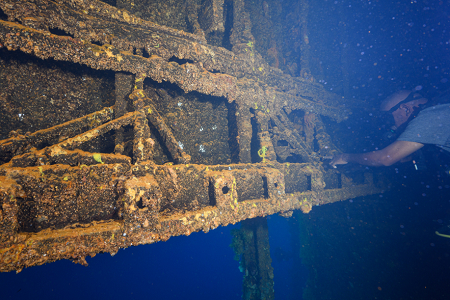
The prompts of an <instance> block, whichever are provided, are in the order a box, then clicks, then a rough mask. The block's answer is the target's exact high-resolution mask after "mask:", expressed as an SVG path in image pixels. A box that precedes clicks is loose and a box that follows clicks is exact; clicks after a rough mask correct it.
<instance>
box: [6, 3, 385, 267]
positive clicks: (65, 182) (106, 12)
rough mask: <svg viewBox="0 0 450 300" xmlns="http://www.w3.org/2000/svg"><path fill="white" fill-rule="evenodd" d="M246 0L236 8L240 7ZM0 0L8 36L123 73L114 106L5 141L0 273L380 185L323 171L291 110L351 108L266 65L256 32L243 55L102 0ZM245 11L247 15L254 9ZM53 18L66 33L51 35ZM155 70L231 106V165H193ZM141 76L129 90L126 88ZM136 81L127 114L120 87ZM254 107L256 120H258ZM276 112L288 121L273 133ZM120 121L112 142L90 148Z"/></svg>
mask: <svg viewBox="0 0 450 300" xmlns="http://www.w3.org/2000/svg"><path fill="white" fill-rule="evenodd" d="M219 2H220V1H219ZM219 2H213V3H212V5H213V6H212V8H214V3H216V4H217V3H219ZM237 2H238V3H237V4H239V5H236V7H235V8H234V9H235V10H236V12H235V13H237V14H238V13H239V11H240V10H243V6H242V2H241V1H237ZM0 8H1V9H2V10H3V12H4V13H5V14H6V15H7V16H8V19H9V21H3V20H0V48H2V47H6V48H7V49H8V50H9V51H13V50H20V51H22V52H24V53H28V54H32V55H34V56H36V57H39V58H42V59H49V58H53V59H55V60H57V61H66V62H72V63H75V64H83V65H87V66H88V67H90V68H92V69H102V70H111V71H114V72H127V73H128V74H127V75H120V73H116V75H117V76H116V89H117V90H118V92H117V94H116V105H115V106H112V107H107V108H103V109H102V110H98V111H96V112H94V113H91V114H88V115H86V116H83V117H80V118H76V119H73V120H71V121H68V122H65V123H63V124H58V125H55V126H53V127H50V128H47V129H42V130H39V131H35V132H34V133H29V134H25V135H20V134H16V135H14V136H12V137H11V138H8V139H5V140H2V141H0V154H1V159H2V161H4V162H6V163H4V164H3V165H0V204H1V209H0V231H1V234H0V271H11V270H17V271H20V270H22V269H23V268H24V267H29V266H35V265H40V264H43V263H46V262H52V261H56V260H59V259H72V260H74V261H75V262H79V263H82V264H86V261H85V257H86V256H88V255H90V256H94V255H95V254H96V253H99V252H109V253H116V252H117V251H118V249H119V248H125V247H129V246H131V245H139V244H148V243H154V242H157V241H165V240H167V239H168V238H170V237H172V236H177V235H189V234H190V233H192V232H194V231H199V230H203V231H205V232H208V231H209V230H211V229H215V228H217V227H218V226H220V225H227V224H230V223H232V224H234V223H236V222H239V221H242V220H245V219H251V218H255V217H258V216H267V215H270V214H274V213H282V214H285V215H289V213H290V212H291V211H292V210H295V209H301V210H302V211H303V212H305V213H308V212H309V211H310V210H311V209H312V207H313V206H316V205H323V204H327V203H332V202H336V201H341V200H345V199H349V198H353V197H358V196H362V195H367V194H372V193H378V192H381V191H382V189H383V185H382V184H381V183H379V184H377V185H375V184H374V182H373V179H372V177H371V174H368V173H367V174H365V175H364V176H365V178H364V180H363V181H362V182H361V183H360V184H357V183H355V182H352V180H351V179H349V178H347V177H345V176H344V175H343V174H339V173H337V172H336V171H334V170H330V171H327V172H325V170H324V169H323V167H322V165H321V162H320V160H319V159H318V156H317V153H315V152H313V147H311V145H309V144H308V141H304V140H303V137H302V136H301V134H298V133H295V131H294V129H293V128H291V127H292V126H293V125H292V122H291V121H289V117H288V116H287V115H286V111H293V110H301V111H304V112H307V113H308V116H315V115H317V116H319V115H323V116H328V117H330V118H331V119H334V120H336V121H340V120H343V119H345V118H346V117H347V115H348V112H347V111H345V110H343V109H341V107H340V105H342V104H343V103H342V101H341V99H340V98H339V97H338V96H337V95H334V94H331V93H328V92H326V91H325V90H324V89H323V88H322V87H321V86H320V85H318V84H315V83H312V82H309V81H304V80H302V79H300V78H293V77H290V76H288V75H285V74H282V73H281V71H279V70H277V69H275V68H272V67H270V66H269V65H268V64H267V63H265V62H264V60H263V59H262V58H261V56H260V55H259V54H258V53H257V52H256V51H255V50H254V49H253V44H252V43H250V42H248V43H246V42H245V40H244V41H243V43H242V44H241V45H240V47H241V50H243V51H242V53H241V54H239V55H237V54H235V53H233V52H230V51H228V50H226V49H224V48H219V47H213V46H209V45H207V44H206V41H205V38H204V37H203V36H202V35H194V34H190V33H185V32H182V31H179V30H175V29H171V28H168V27H165V26H160V25H157V24H154V23H151V22H147V21H144V20H141V19H139V18H137V17H135V16H133V15H131V14H129V13H128V12H127V11H126V10H121V9H117V8H115V7H111V6H109V5H107V4H105V3H102V2H100V1H95V0H85V1H72V0H59V1H50V0H35V1H25V0H20V1H17V0H14V1H8V0H4V1H1V2H0ZM212 13H213V14H214V12H212ZM219 19H220V18H219ZM219 19H216V20H214V22H215V23H217V22H220V20H219ZM15 20H18V21H19V22H20V23H19V22H14V21H15ZM236 20H237V21H238V20H242V22H246V21H245V14H243V15H242V18H237V19H236ZM213 27H214V26H213ZM244 27H245V26H243V28H244ZM52 28H57V29H59V30H62V31H64V32H65V33H66V34H67V35H66V36H64V35H58V34H53V33H51V32H50V30H51V29H52ZM236 28H239V24H238V25H236ZM245 37H246V35H245V34H242V35H240V37H239V38H240V39H242V38H245ZM236 39H237V38H236ZM245 49H246V50H247V51H245ZM246 53H247V54H246ZM250 54H251V55H250ZM174 57H175V58H176V59H178V60H184V61H181V63H178V62H176V61H173V59H172V58H174ZM171 59H172V60H171ZM129 74H133V75H129ZM130 78H131V79H130ZM146 78H150V79H152V80H154V81H155V82H159V83H161V82H163V81H169V82H171V83H174V84H176V85H177V86H178V87H180V88H181V89H182V90H184V91H185V92H189V91H196V92H199V93H201V94H203V95H210V96H217V97H224V98H225V99H226V100H227V102H228V103H232V104H234V105H235V106H234V107H235V110H234V111H232V114H230V117H229V119H228V122H229V126H232V127H233V128H235V130H236V133H235V135H233V136H232V140H233V141H232V142H234V145H236V147H237V148H238V151H237V153H238V155H237V156H238V159H236V163H235V164H223V165H218V164H215V165H205V164H198V163H192V162H191V157H190V156H189V155H188V154H186V152H185V151H184V150H183V147H182V146H181V145H180V142H179V141H177V139H176V138H175V135H174V132H173V129H172V127H171V126H169V125H168V124H167V120H168V119H169V118H168V117H167V116H163V115H162V114H161V113H160V112H159V111H158V110H157V107H156V105H155V101H156V100H157V99H158V97H156V96H157V95H156V94H158V93H159V94H160V95H159V96H160V98H164V97H168V98H170V96H168V95H165V94H164V92H163V91H162V90H160V91H159V92H158V91H156V92H155V91H152V90H150V91H149V90H145V89H144V86H143V82H144V80H145V79H146ZM125 81H126V82H128V85H127V84H125V83H124V82H125ZM133 81H134V88H133V86H129V85H130V84H131V85H132V84H133ZM121 84H122V86H121ZM128 88H129V90H131V94H130V95H129V98H128V99H129V101H130V102H132V104H133V105H132V106H133V111H132V112H127V111H126V103H125V102H123V101H122V100H123V99H121V98H124V97H125V94H126V90H127V89H128ZM150 92H155V93H156V94H155V97H150V96H149V95H148V93H150ZM252 118H254V119H256V120H257V123H258V126H257V127H258V129H257V130H256V132H254V130H253V129H252V124H251V121H252ZM308 118H309V119H308ZM308 118H307V117H305V120H304V123H305V126H306V125H308V126H309V129H310V130H311V128H312V130H313V133H314V128H315V130H316V136H315V138H316V139H320V141H318V144H319V146H320V148H321V149H320V150H321V151H324V153H325V154H326V153H327V151H331V150H333V151H335V149H334V148H332V147H331V148H330V149H328V148H327V147H328V146H327V147H325V144H326V145H330V146H331V142H330V140H329V137H328V136H327V135H326V133H325V131H324V130H323V124H322V123H321V122H320V121H319V119H318V118H316V119H315V120H316V121H315V124H318V125H311V124H309V123H308V122H311V120H312V119H313V118H311V117H308ZM308 120H309V121H308ZM269 122H273V123H274V124H275V126H278V127H280V128H278V131H276V130H275V129H274V128H270V127H269V126H268V124H269ZM150 126H152V128H155V130H156V131H157V132H158V134H159V137H160V138H159V140H160V143H161V144H162V146H163V147H165V148H166V149H167V150H168V152H169V154H170V155H169V156H170V157H171V160H172V161H171V162H169V163H165V164H157V163H156V162H155V160H153V159H152V158H153V157H152V155H153V150H154V145H155V143H156V138H155V137H153V136H151V135H150V129H149V128H150ZM311 126H312V127H311ZM314 126H315V127H314ZM126 128H131V129H132V130H131V132H132V134H131V135H132V142H131V148H132V150H131V151H129V152H128V153H131V154H129V155H126V151H124V135H125V134H124V133H125V129H126ZM280 132H282V133H283V135H284V140H286V141H287V142H286V143H288V144H289V145H290V146H291V147H297V148H298V149H296V150H295V151H292V152H293V153H300V154H301V155H302V156H303V157H304V161H306V162H305V163H279V162H277V161H276V159H277V155H278V156H280V155H279V154H281V152H280V151H282V150H280V149H281V147H287V146H279V145H276V146H274V145H273V142H274V141H275V142H277V141H278V140H279V139H275V138H274V137H273V136H274V135H275V134H280ZM111 133H114V134H115V139H114V143H115V148H114V153H110V152H108V153H99V152H90V151H86V150H83V149H82V146H84V145H86V144H89V143H93V141H94V140H95V139H97V138H98V137H102V136H105V135H107V134H111ZM290 133H291V134H290ZM253 136H256V137H257V140H258V143H259V146H258V148H259V151H257V152H258V155H259V158H260V159H259V160H260V161H261V162H259V163H250V162H251V161H252V154H251V151H252V146H251V143H252V142H251V140H252V137H253ZM323 141H326V143H324V142H323ZM305 143H306V144H305ZM277 148H278V150H277ZM325 149H327V150H325ZM277 151H278V153H277ZM283 151H284V150H283ZM340 182H342V183H340Z"/></svg>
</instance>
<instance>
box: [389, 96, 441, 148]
mask: <svg viewBox="0 0 450 300" xmlns="http://www.w3.org/2000/svg"><path fill="white" fill-rule="evenodd" d="M398 140H399V141H407V142H416V143H421V144H433V145H436V146H439V147H442V148H443V149H445V150H447V151H450V104H441V105H436V106H432V107H429V108H427V109H424V110H423V111H421V112H420V113H419V115H418V116H417V117H416V118H415V119H413V120H412V121H411V122H409V124H408V126H407V127H406V129H405V131H404V132H403V133H402V134H401V135H400V137H399V138H398Z"/></svg>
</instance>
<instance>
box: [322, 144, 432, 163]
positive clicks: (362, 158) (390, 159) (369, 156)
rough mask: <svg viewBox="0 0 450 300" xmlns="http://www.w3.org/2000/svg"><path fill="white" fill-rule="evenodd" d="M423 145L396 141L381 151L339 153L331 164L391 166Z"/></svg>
mask: <svg viewBox="0 0 450 300" xmlns="http://www.w3.org/2000/svg"><path fill="white" fill-rule="evenodd" d="M422 147H423V144H420V143H416V142H407V141H395V142H393V143H392V144H390V145H389V146H387V147H386V148H384V149H382V150H380V151H373V152H369V153H358V154H351V153H342V154H339V155H337V156H335V157H334V158H333V159H332V160H331V162H330V165H332V166H333V167H335V166H336V165H340V164H346V163H357V164H360V165H366V166H373V167H378V166H390V165H393V164H394V163H396V162H398V161H399V160H401V159H402V158H404V157H407V156H408V155H410V154H411V153H413V152H416V151H417V150H419V149H420V148H422Z"/></svg>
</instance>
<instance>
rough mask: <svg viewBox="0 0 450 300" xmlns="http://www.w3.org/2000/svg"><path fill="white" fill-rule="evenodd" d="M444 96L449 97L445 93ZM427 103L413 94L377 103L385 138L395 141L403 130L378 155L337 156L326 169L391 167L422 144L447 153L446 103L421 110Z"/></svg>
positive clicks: (449, 118)
mask: <svg viewBox="0 0 450 300" xmlns="http://www.w3.org/2000/svg"><path fill="white" fill-rule="evenodd" d="M444 96H446V97H447V98H448V97H449V95H448V93H446V94H445V95H444ZM442 98H443V97H440V98H439V99H442ZM427 102H428V100H427V99H426V98H424V97H422V96H421V95H420V94H419V93H417V92H416V91H415V90H412V91H408V90H402V91H399V92H396V93H394V94H393V95H392V96H390V97H388V98H387V99H386V100H384V101H383V102H382V103H381V106H380V119H382V120H383V122H384V123H385V124H386V128H387V129H388V131H387V132H386V134H385V136H387V137H388V138H392V137H394V138H396V135H397V132H399V131H401V129H403V128H404V131H403V132H402V133H401V134H400V136H399V137H398V138H397V139H396V140H395V141H394V142H392V143H391V144H390V145H388V146H387V147H385V148H383V149H381V150H378V151H372V152H368V153H341V154H337V155H335V156H334V157H333V158H332V159H331V161H330V165H331V166H333V167H334V168H336V165H342V164H347V163H357V164H361V165H367V166H391V165H392V164H394V163H396V162H398V161H404V160H405V159H406V158H407V157H408V156H409V155H410V154H412V153H414V152H416V151H417V150H419V149H420V148H422V147H423V146H424V145H425V144H434V145H436V146H438V147H441V148H442V149H444V150H447V151H448V152H450V103H446V104H439V103H437V104H436V105H432V106H429V107H427V108H426V109H423V108H422V107H421V106H423V105H424V104H426V103H427ZM433 102H435V101H433ZM447 102H448V101H447ZM419 111H420V113H419V114H417V113H418V112H419ZM412 116H416V117H415V118H412ZM405 127H406V128H405Z"/></svg>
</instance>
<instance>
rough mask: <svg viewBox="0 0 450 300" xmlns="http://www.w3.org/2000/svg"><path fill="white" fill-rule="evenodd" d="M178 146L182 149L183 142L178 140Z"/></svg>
mask: <svg viewBox="0 0 450 300" xmlns="http://www.w3.org/2000/svg"><path fill="white" fill-rule="evenodd" d="M178 147H180V149H181V150H183V147H184V145H183V143H182V142H178Z"/></svg>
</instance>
